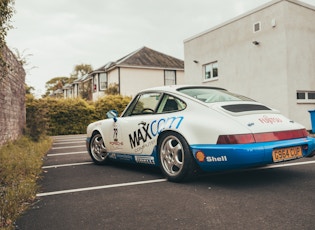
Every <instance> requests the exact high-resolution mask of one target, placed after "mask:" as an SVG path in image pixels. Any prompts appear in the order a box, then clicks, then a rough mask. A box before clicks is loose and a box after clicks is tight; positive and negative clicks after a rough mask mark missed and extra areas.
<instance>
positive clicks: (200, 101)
mask: <svg viewBox="0 0 315 230" xmlns="http://www.w3.org/2000/svg"><path fill="white" fill-rule="evenodd" d="M107 116H108V118H107V119H104V120H101V121H97V122H94V123H92V124H90V125H89V126H88V127H87V149H88V152H89V154H90V156H91V158H92V160H93V161H94V162H95V163H96V164H106V163H107V162H108V161H109V160H115V161H124V162H130V163H138V164H147V165H155V166H159V167H160V168H161V171H162V172H163V174H164V175H165V176H166V178H168V180H170V181H176V182H179V181H182V180H184V179H186V178H190V177H191V176H192V175H194V173H195V172H196V170H201V171H207V172H209V171H210V172H211V171H222V170H234V169H241V168H248V167H256V166H262V165H267V164H274V163H279V162H283V161H289V160H294V159H298V158H302V157H310V156H313V155H314V154H315V139H314V138H312V137H310V136H309V134H308V132H307V130H306V129H305V128H304V127H303V126H302V125H300V124H298V123H296V122H294V121H292V120H290V119H288V118H286V117H285V116H283V115H281V114H280V113H279V111H277V110H275V109H272V108H270V107H268V106H265V105H263V104H261V103H258V102H256V101H254V100H252V99H249V98H247V97H244V96H241V95H238V94H234V93H231V92H229V91H227V90H225V89H222V88H214V87H207V86H164V87H157V88H152V89H147V90H143V91H141V92H139V93H138V94H137V95H136V96H135V97H134V99H133V100H132V101H131V102H130V103H129V105H128V106H127V107H126V109H125V110H124V112H123V113H122V114H121V116H118V114H117V112H116V111H115V110H112V111H109V112H108V113H107Z"/></svg>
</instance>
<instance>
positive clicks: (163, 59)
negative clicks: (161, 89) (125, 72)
mask: <svg viewBox="0 0 315 230" xmlns="http://www.w3.org/2000/svg"><path fill="white" fill-rule="evenodd" d="M115 64H116V66H132V67H151V68H152V67H153V68H154V67H157V68H164V69H184V61H183V60H180V59H178V58H175V57H172V56H169V55H166V54H163V53H160V52H158V51H155V50H152V49H150V48H148V47H145V46H144V47H142V48H141V49H138V50H136V51H134V52H132V53H130V54H128V55H127V56H125V57H123V58H121V59H119V60H117V61H116V63H115Z"/></svg>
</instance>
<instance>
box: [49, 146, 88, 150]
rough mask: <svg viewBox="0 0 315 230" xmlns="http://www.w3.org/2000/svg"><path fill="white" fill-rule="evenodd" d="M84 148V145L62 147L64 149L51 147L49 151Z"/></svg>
mask: <svg viewBox="0 0 315 230" xmlns="http://www.w3.org/2000/svg"><path fill="white" fill-rule="evenodd" d="M79 147H86V145H75V146H64V147H52V148H51V149H71V148H79Z"/></svg>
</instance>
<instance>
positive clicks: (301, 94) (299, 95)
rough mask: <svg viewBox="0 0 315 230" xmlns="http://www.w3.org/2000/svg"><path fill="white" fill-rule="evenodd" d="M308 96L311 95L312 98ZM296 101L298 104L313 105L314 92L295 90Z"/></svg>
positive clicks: (314, 101)
mask: <svg viewBox="0 0 315 230" xmlns="http://www.w3.org/2000/svg"><path fill="white" fill-rule="evenodd" d="M310 94H313V97H314V98H310ZM296 101H297V103H299V104H315V91H313V90H297V91H296Z"/></svg>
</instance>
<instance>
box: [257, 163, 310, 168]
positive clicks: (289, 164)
mask: <svg viewBox="0 0 315 230" xmlns="http://www.w3.org/2000/svg"><path fill="white" fill-rule="evenodd" d="M308 164H315V161H304V162H296V163H285V164H284V163H283V164H279V165H277V164H275V165H267V166H264V167H260V168H259V169H270V168H282V167H289V166H295V165H308Z"/></svg>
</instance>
